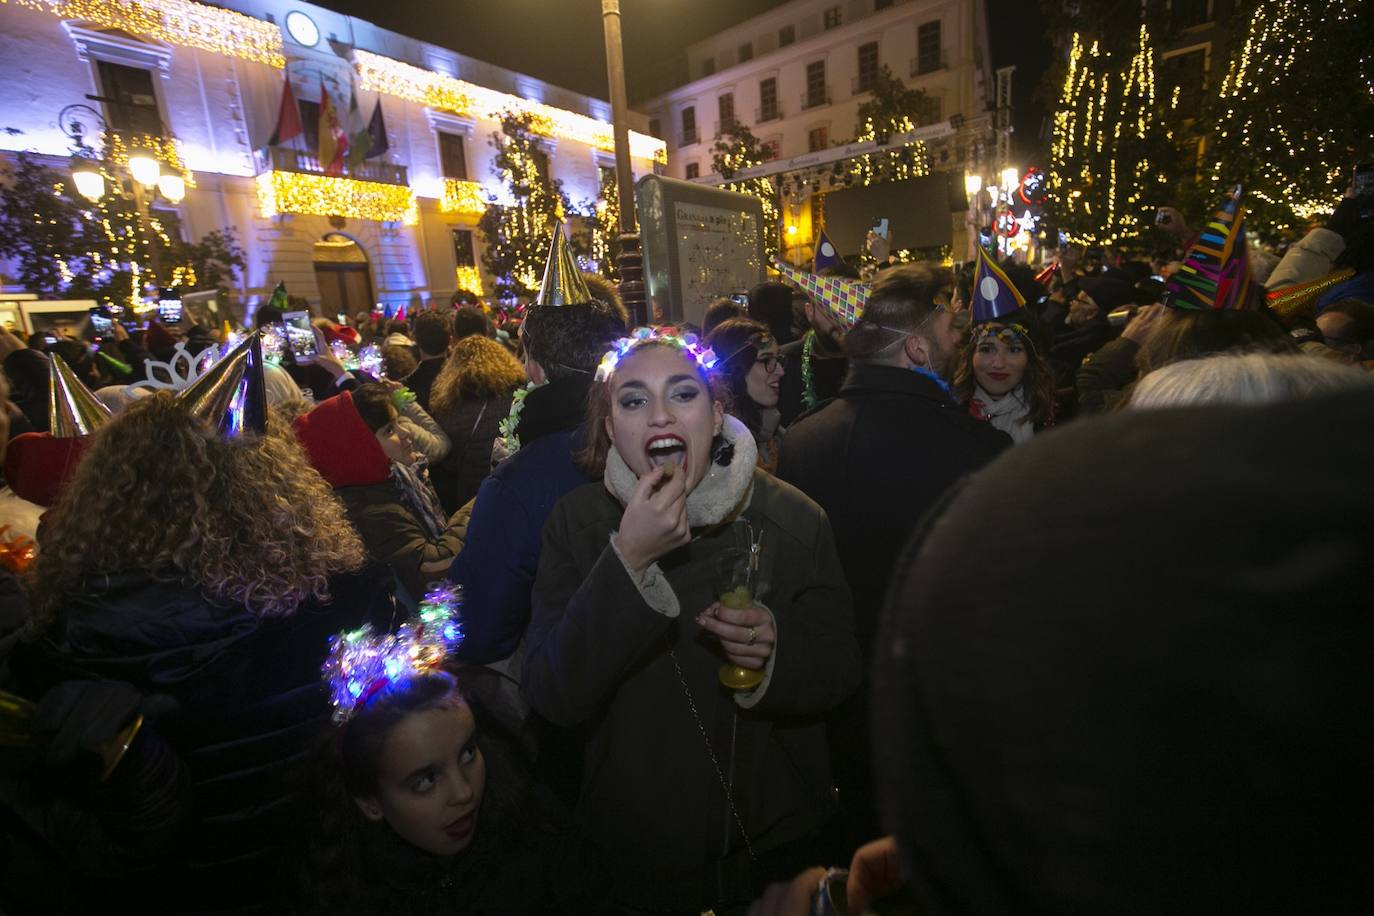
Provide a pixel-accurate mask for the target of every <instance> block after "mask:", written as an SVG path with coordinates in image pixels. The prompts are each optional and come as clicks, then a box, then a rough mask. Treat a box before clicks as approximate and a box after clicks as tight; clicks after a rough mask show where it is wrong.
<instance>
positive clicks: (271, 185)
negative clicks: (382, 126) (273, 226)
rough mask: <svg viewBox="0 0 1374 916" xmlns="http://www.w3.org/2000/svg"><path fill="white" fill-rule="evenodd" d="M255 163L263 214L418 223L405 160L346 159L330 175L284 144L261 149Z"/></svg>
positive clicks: (306, 156)
mask: <svg viewBox="0 0 1374 916" xmlns="http://www.w3.org/2000/svg"><path fill="white" fill-rule="evenodd" d="M253 162H254V165H255V166H256V168H257V173H258V176H257V178H256V179H255V181H256V183H257V188H258V205H259V206H260V207H261V209H262V215H263V216H265V217H275V216H280V215H283V214H293V213H294V214H302V215H306V216H337V217H342V218H345V219H362V220H371V221H374V222H382V223H404V224H405V225H407V226H413V225H415V224H416V223H417V222H419V219H420V213H419V208H418V207H417V205H416V203H415V192H414V191H412V190H411V189H410V185H409V184H408V183H407V177H406V167H405V166H403V165H391V164H390V163H386V162H363V163H360V164H359V165H358V166H357V167H352V166H350V165H349V164H348V163H345V164H344V168H343V174H341V175H326V174H325V172H324V168H323V167H322V166H321V165H320V162H319V159H317V158H316V157H315V156H312V155H310V154H309V153H304V152H301V151H300V150H294V149H289V148H287V147H280V146H269V147H265V148H263V149H260V150H257V151H256V152H255V153H254V154H253Z"/></svg>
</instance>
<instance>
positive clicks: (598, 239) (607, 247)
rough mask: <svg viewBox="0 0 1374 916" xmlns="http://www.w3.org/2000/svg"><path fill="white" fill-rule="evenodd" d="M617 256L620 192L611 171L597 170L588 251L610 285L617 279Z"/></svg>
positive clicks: (618, 271)
mask: <svg viewBox="0 0 1374 916" xmlns="http://www.w3.org/2000/svg"><path fill="white" fill-rule="evenodd" d="M619 253H620V193H619V190H618V189H617V187H616V178H615V169H602V170H601V192H600V194H599V196H598V197H597V199H596V203H595V204H593V205H592V249H591V254H590V257H591V259H592V260H593V261H595V262H596V265H597V268H598V269H599V270H600V271H601V275H602V276H604V277H605V278H606V279H608V280H611V281H612V282H617V281H619V280H620V270H619V269H618V267H617V266H616V256H617V255H618V254H619Z"/></svg>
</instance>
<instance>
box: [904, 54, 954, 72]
mask: <svg viewBox="0 0 1374 916" xmlns="http://www.w3.org/2000/svg"><path fill="white" fill-rule="evenodd" d="M948 69H949V53H948V52H946V51H945V50H944V49H943V48H942V49H941V50H940V53H939V54H923V55H921V56H919V57H913V58H912V59H911V75H912V76H926V75H927V74H930V73H939V72H940V71H941V70H948Z"/></svg>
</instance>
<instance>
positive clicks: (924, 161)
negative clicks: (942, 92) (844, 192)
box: [849, 64, 935, 186]
mask: <svg viewBox="0 0 1374 916" xmlns="http://www.w3.org/2000/svg"><path fill="white" fill-rule="evenodd" d="M934 115H935V100H934V99H932V98H930V96H928V95H926V94H925V92H923V91H922V90H920V89H911V88H908V87H907V85H906V84H905V83H903V82H902V81H901V80H899V79H898V78H897V77H895V76H893V75H892V71H891V70H889V69H888V68H887V65H886V64H884V65H883V66H881V67H879V68H878V72H877V74H876V75H875V76H874V79H873V86H872V89H871V90H870V94H869V98H868V101H866V102H864V103H863V104H862V105H860V106H859V112H858V121H857V123H856V124H855V125H854V142H856V143H863V142H866V141H876V142H877V143H879V144H884V145H886V144H887V143H888V142H890V141H891V140H892V138H893V137H900V136H902V135H904V134H909V133H911V132H912V131H913V130H915V129H916V128H918V127H921V126H923V125H926V124H929V123H931V122H932V121H933V120H934ZM849 167H850V170H851V174H853V176H854V178H855V180H856V183H857V184H859V185H860V186H867V185H870V184H874V183H875V182H882V181H901V180H903V179H906V178H919V177H920V176H922V175H929V174H930V161H929V155H928V153H927V152H926V146H925V144H924V143H921V142H920V141H917V142H915V143H904V144H901V145H898V146H896V147H893V148H891V149H886V150H881V151H879V152H873V153H865V154H863V155H862V156H857V157H855V158H854V159H852V160H850V162H849Z"/></svg>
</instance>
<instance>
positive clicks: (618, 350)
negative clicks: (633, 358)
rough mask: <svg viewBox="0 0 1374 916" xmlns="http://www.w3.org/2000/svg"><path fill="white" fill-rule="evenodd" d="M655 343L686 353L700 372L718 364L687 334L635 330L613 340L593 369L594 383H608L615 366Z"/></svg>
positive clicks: (673, 330) (712, 353) (711, 353)
mask: <svg viewBox="0 0 1374 916" xmlns="http://www.w3.org/2000/svg"><path fill="white" fill-rule="evenodd" d="M656 342H661V343H667V344H671V345H672V346H674V347H676V348H677V349H679V350H681V351H682V352H683V353H686V354H687V355H688V356H690V357H691V358H692V360H693V361H694V362H696V364H697V365H698V366H700V367H701V370H702V371H703V372H708V373H709V372H711V371H712V370H713V369H715V368H716V364H717V363H719V362H720V360H718V359H717V358H716V351H714V350H712V349H711V348H710V347H708V346H706V345H705V344H703V343H702V342H701V338H699V337H698V336H697V335H696V334H694V333H692V332H691V331H683V330H681V329H680V328H674V327H664V328H654V327H644V328H635V329H634V330H633V331H632V332H630V336H629V337H622V338H620V339H619V340H617V341H616V342H615V343H614V344H613V345H612V346H611V349H609V350H607V351H606V355H605V356H603V357H601V365H599V366H597V367H596V380H597V381H598V382H604V381H606V380H608V379H609V378H610V377H611V376H612V375H613V374H614V373H615V369H616V366H619V365H620V363H621V361H622V360H624V359H625V357H627V356H629V355H630V354H631V353H633V352H634V351H635V350H637V349H639V348H640V347H642V346H644V345H645V344H648V343H656Z"/></svg>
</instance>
